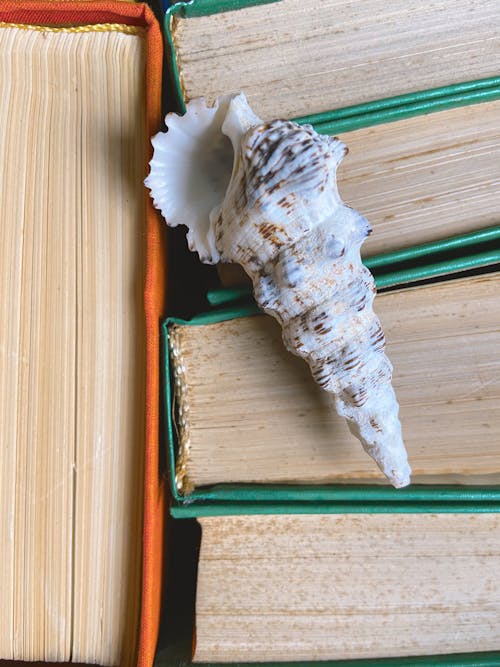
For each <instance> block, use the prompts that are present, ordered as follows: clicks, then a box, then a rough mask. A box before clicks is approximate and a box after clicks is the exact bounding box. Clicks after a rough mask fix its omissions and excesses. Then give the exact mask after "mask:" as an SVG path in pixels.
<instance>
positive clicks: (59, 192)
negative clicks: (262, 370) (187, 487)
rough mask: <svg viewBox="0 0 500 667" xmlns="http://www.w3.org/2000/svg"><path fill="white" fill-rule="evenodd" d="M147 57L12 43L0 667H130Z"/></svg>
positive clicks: (32, 41)
mask: <svg viewBox="0 0 500 667" xmlns="http://www.w3.org/2000/svg"><path fill="white" fill-rule="evenodd" d="M144 51H145V49H144V43H143V38H142V36H141V34H140V33H139V32H138V31H137V29H129V28H127V27H126V26H124V27H117V26H115V27H114V28H113V29H112V30H108V29H106V28H104V29H103V30H100V31H99V32H97V31H94V30H92V29H88V28H79V29H78V31H73V30H52V29H49V30H40V29H31V28H28V29H21V28H16V27H6V26H3V27H0V127H2V132H1V133H0V164H1V171H0V218H1V220H0V227H1V229H2V243H1V244H0V313H1V326H0V397H1V400H0V419H1V424H0V438H1V441H2V443H1V450H2V469H1V480H0V502H1V507H0V513H1V516H2V522H1V524H0V531H1V536H0V543H1V544H2V557H1V570H0V594H1V599H2V604H1V605H0V658H7V659H23V660H29V661H34V660H42V661H43V660H47V661H52V660H58V661H67V660H69V659H72V660H73V661H75V662H88V663H93V662H96V663H99V664H102V665H116V666H118V665H119V666H120V667H126V666H127V665H133V664H135V661H134V656H135V650H136V630H137V619H138V617H139V602H140V599H139V598H140V566H141V553H140V545H141V522H142V516H141V514H142V457H143V444H142V443H143V430H144V428H143V406H144V390H143V387H144V377H143V376H144V358H143V357H144V353H143V351H144V349H145V342H144V331H143V327H142V319H143V315H142V311H143V309H142V284H143V265H144V257H143V232H144V218H145V214H144V191H143V186H142V179H143V176H144V171H145V164H144V155H145V118H144V87H145V78H144V77H145V52H144Z"/></svg>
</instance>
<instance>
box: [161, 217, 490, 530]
mask: <svg viewBox="0 0 500 667" xmlns="http://www.w3.org/2000/svg"><path fill="white" fill-rule="evenodd" d="M499 229H500V228H499ZM491 252H492V253H493V252H494V253H495V260H496V263H498V262H500V249H497V250H496V251H491ZM469 259H470V258H469ZM490 259H491V257H490ZM472 264H474V265H475V266H477V264H476V263H475V262H472ZM456 266H459V267H462V266H463V263H462V260H460V261H459V262H458V263H457V264H456ZM426 277H427V278H429V277H430V274H429V272H427V273H426ZM382 280H383V276H382ZM377 282H379V281H377ZM260 312H261V311H260V310H259V309H258V307H257V305H256V304H255V303H254V302H252V301H250V300H247V301H243V302H236V303H229V304H226V307H225V308H218V309H213V310H211V311H209V312H207V313H202V314H200V315H197V316H195V317H193V318H192V319H190V320H188V321H186V320H182V319H179V318H176V317H170V318H168V319H167V320H166V321H165V322H164V323H163V326H162V355H163V360H162V371H163V387H164V406H163V407H164V410H163V412H164V420H165V423H166V434H167V447H168V462H169V482H170V487H171V492H172V500H173V502H172V506H171V514H172V516H174V517H177V518H191V517H196V516H209V515H227V514H271V513H272V514H276V513H282V514H283V513H334V512H335V513H337V512H351V513H352V512H356V513H366V512H388V511H390V512H429V511H431V512H460V511H462V512H482V511H485V512H491V511H500V486H493V485H492V486H459V485H439V486H432V485H412V486H410V487H406V488H404V489H393V488H392V487H387V486H380V485H360V484H353V485H347V484H344V485H342V484H329V485H297V484H289V485H288V484H218V485H213V486H210V487H200V488H196V489H194V491H192V492H191V493H189V494H186V495H184V494H183V493H182V491H181V489H180V488H178V486H177V482H176V473H175V471H176V452H177V441H176V430H175V423H174V415H173V410H174V401H173V387H172V384H171V382H172V381H171V361H170V355H169V342H168V339H169V328H170V327H171V326H172V325H173V324H185V325H189V326H202V325H206V324H212V323H216V322H221V321H224V320H228V319H234V318H238V317H248V316H251V315H256V314H258V313H260Z"/></svg>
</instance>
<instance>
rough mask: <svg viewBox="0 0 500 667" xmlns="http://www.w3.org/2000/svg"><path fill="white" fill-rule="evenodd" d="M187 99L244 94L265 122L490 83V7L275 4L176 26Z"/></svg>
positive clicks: (369, 0)
mask: <svg viewBox="0 0 500 667" xmlns="http://www.w3.org/2000/svg"><path fill="white" fill-rule="evenodd" d="M173 27H174V41H175V45H176V53H177V60H178V64H179V70H180V75H181V83H182V86H183V91H184V96H185V98H186V99H187V100H190V99H192V98H194V97H199V96H205V97H207V98H208V99H214V98H215V97H217V96H218V95H227V94H228V93H234V92H239V91H240V90H242V91H244V92H245V93H246V95H247V96H248V100H249V102H250V105H251V106H252V108H253V109H254V111H255V112H256V113H257V114H258V115H260V116H261V117H263V118H264V119H266V120H269V119H271V118H282V117H285V116H286V117H289V118H295V117H298V116H305V115H307V114H311V113H316V112H319V111H329V110H331V109H338V108H340V107H345V106H349V105H351V104H358V103H361V102H367V101H370V100H374V99H380V98H384V97H392V96H394V95H400V94H403V93H408V92H415V91H420V90H425V89H427V88H434V87H438V86H446V85H448V84H452V83H462V82H463V81H471V80H473V79H481V78H486V77H489V76H497V75H498V71H499V67H500V52H499V50H498V46H499V39H500V35H499V31H498V4H497V2H496V0H482V1H481V2H477V0H437V1H436V2H432V3H431V2H413V3H408V2H406V0H392V2H386V1H385V0H356V1H355V2H350V1H349V0H322V1H321V2H320V3H317V2H313V1H312V0H306V1H304V0H282V1H281V2H277V3H271V4H268V5H262V6H256V7H250V8H247V9H243V10H239V11H233V12H223V13H220V14H214V15H212V16H208V17H199V18H190V19H178V20H176V21H175V23H174V26H173Z"/></svg>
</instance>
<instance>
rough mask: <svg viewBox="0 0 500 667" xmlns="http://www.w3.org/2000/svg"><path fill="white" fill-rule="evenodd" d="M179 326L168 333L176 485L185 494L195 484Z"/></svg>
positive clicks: (190, 490)
mask: <svg viewBox="0 0 500 667" xmlns="http://www.w3.org/2000/svg"><path fill="white" fill-rule="evenodd" d="M179 339H180V336H179V331H178V327H177V326H176V325H175V324H174V325H173V326H172V327H171V328H170V329H169V333H168V347H169V352H170V356H171V357H172V360H173V362H174V363H173V364H172V369H173V384H174V391H173V398H174V400H173V405H172V413H173V414H172V424H173V427H174V429H175V431H176V435H177V442H178V453H177V461H176V464H175V486H176V488H177V490H178V491H179V492H181V493H183V494H188V493H191V492H192V491H193V490H194V485H193V484H192V483H191V482H190V480H189V477H188V474H187V463H188V460H189V453H190V448H191V440H190V434H189V401H188V397H187V393H188V384H187V381H186V368H185V366H184V363H183V360H182V348H181V344H180V340H179Z"/></svg>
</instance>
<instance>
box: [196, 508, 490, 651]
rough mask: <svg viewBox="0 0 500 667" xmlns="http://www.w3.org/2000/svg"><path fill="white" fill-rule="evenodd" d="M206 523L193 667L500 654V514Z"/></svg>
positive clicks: (226, 519)
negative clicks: (198, 665) (199, 666)
mask: <svg viewBox="0 0 500 667" xmlns="http://www.w3.org/2000/svg"><path fill="white" fill-rule="evenodd" d="M200 523H201V525H202V540H201V553H200V562H199V568H198V586H197V596H196V649H195V660H196V661H207V662H209V661H214V662H219V661H221V662H222V661H223V662H229V661H231V662H232V661H235V662H236V661H239V660H241V661H242V662H247V661H273V660H288V661H293V660H304V661H310V660H311V661H312V660H329V659H332V660H333V659H348V658H368V659H369V658H376V657H392V656H414V655H434V654H446V653H462V652H467V653H468V652H474V651H492V650H497V651H498V650H499V649H500V580H499V577H498V572H499V569H500V515H499V514H495V513H493V514H427V513H426V514H365V515H353V514H348V515H323V516H322V515H316V516H314V515H310V516H307V515H305V516H304V515H302V516H247V517H243V516H242V517H210V518H203V519H200Z"/></svg>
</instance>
